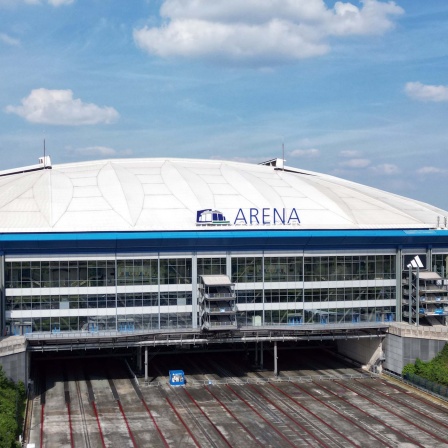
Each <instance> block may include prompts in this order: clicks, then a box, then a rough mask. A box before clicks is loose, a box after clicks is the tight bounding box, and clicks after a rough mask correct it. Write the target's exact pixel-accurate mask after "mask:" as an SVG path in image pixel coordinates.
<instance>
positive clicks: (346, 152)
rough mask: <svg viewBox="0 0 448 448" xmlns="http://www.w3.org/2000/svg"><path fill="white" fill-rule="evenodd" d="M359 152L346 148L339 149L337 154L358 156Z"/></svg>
mask: <svg viewBox="0 0 448 448" xmlns="http://www.w3.org/2000/svg"><path fill="white" fill-rule="evenodd" d="M359 154H360V152H359V151H356V150H352V149H346V150H344V151H340V152H339V155H340V156H341V157H356V156H359Z"/></svg>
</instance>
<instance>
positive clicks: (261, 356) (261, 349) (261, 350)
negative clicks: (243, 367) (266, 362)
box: [260, 341, 263, 368]
mask: <svg viewBox="0 0 448 448" xmlns="http://www.w3.org/2000/svg"><path fill="white" fill-rule="evenodd" d="M260 367H261V368H263V341H261V342H260Z"/></svg>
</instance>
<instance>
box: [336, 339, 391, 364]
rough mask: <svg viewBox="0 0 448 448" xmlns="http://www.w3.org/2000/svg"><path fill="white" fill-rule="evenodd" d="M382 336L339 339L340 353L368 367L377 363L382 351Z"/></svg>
mask: <svg viewBox="0 0 448 448" xmlns="http://www.w3.org/2000/svg"><path fill="white" fill-rule="evenodd" d="M382 341H383V339H382V338H376V337H374V338H371V339H370V338H365V339H347V340H341V341H338V353H340V354H341V355H343V356H346V357H347V358H350V359H353V360H355V361H358V362H359V363H361V364H362V365H363V366H365V367H366V368H367V369H370V366H371V365H372V364H375V362H376V361H377V359H378V358H379V357H380V355H381V352H382Z"/></svg>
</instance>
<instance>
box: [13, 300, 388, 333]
mask: <svg viewBox="0 0 448 448" xmlns="http://www.w3.org/2000/svg"><path fill="white" fill-rule="evenodd" d="M394 319H395V307H376V308H375V307H373V308H342V309H322V310H313V311H311V310H305V311H302V310H300V309H299V310H297V309H294V308H291V309H289V310H275V311H270V310H267V311H264V312H263V311H253V312H239V313H238V314H237V321H238V324H239V325H240V326H259V325H301V324H335V323H359V322H391V321H393V320H394ZM191 326H192V319H191V313H161V314H145V315H141V314H134V315H120V314H119V315H117V316H111V317H107V316H105V317H86V316H74V317H42V318H33V319H17V320H13V321H10V322H8V325H7V333H8V334H15V335H21V334H26V333H31V332H41V331H45V332H53V333H59V332H63V331H88V332H98V331H120V332H123V333H127V332H135V331H147V330H158V329H168V328H191Z"/></svg>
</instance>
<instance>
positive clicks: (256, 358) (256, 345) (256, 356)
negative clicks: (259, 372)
mask: <svg viewBox="0 0 448 448" xmlns="http://www.w3.org/2000/svg"><path fill="white" fill-rule="evenodd" d="M257 364H258V342H255V365H257Z"/></svg>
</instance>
